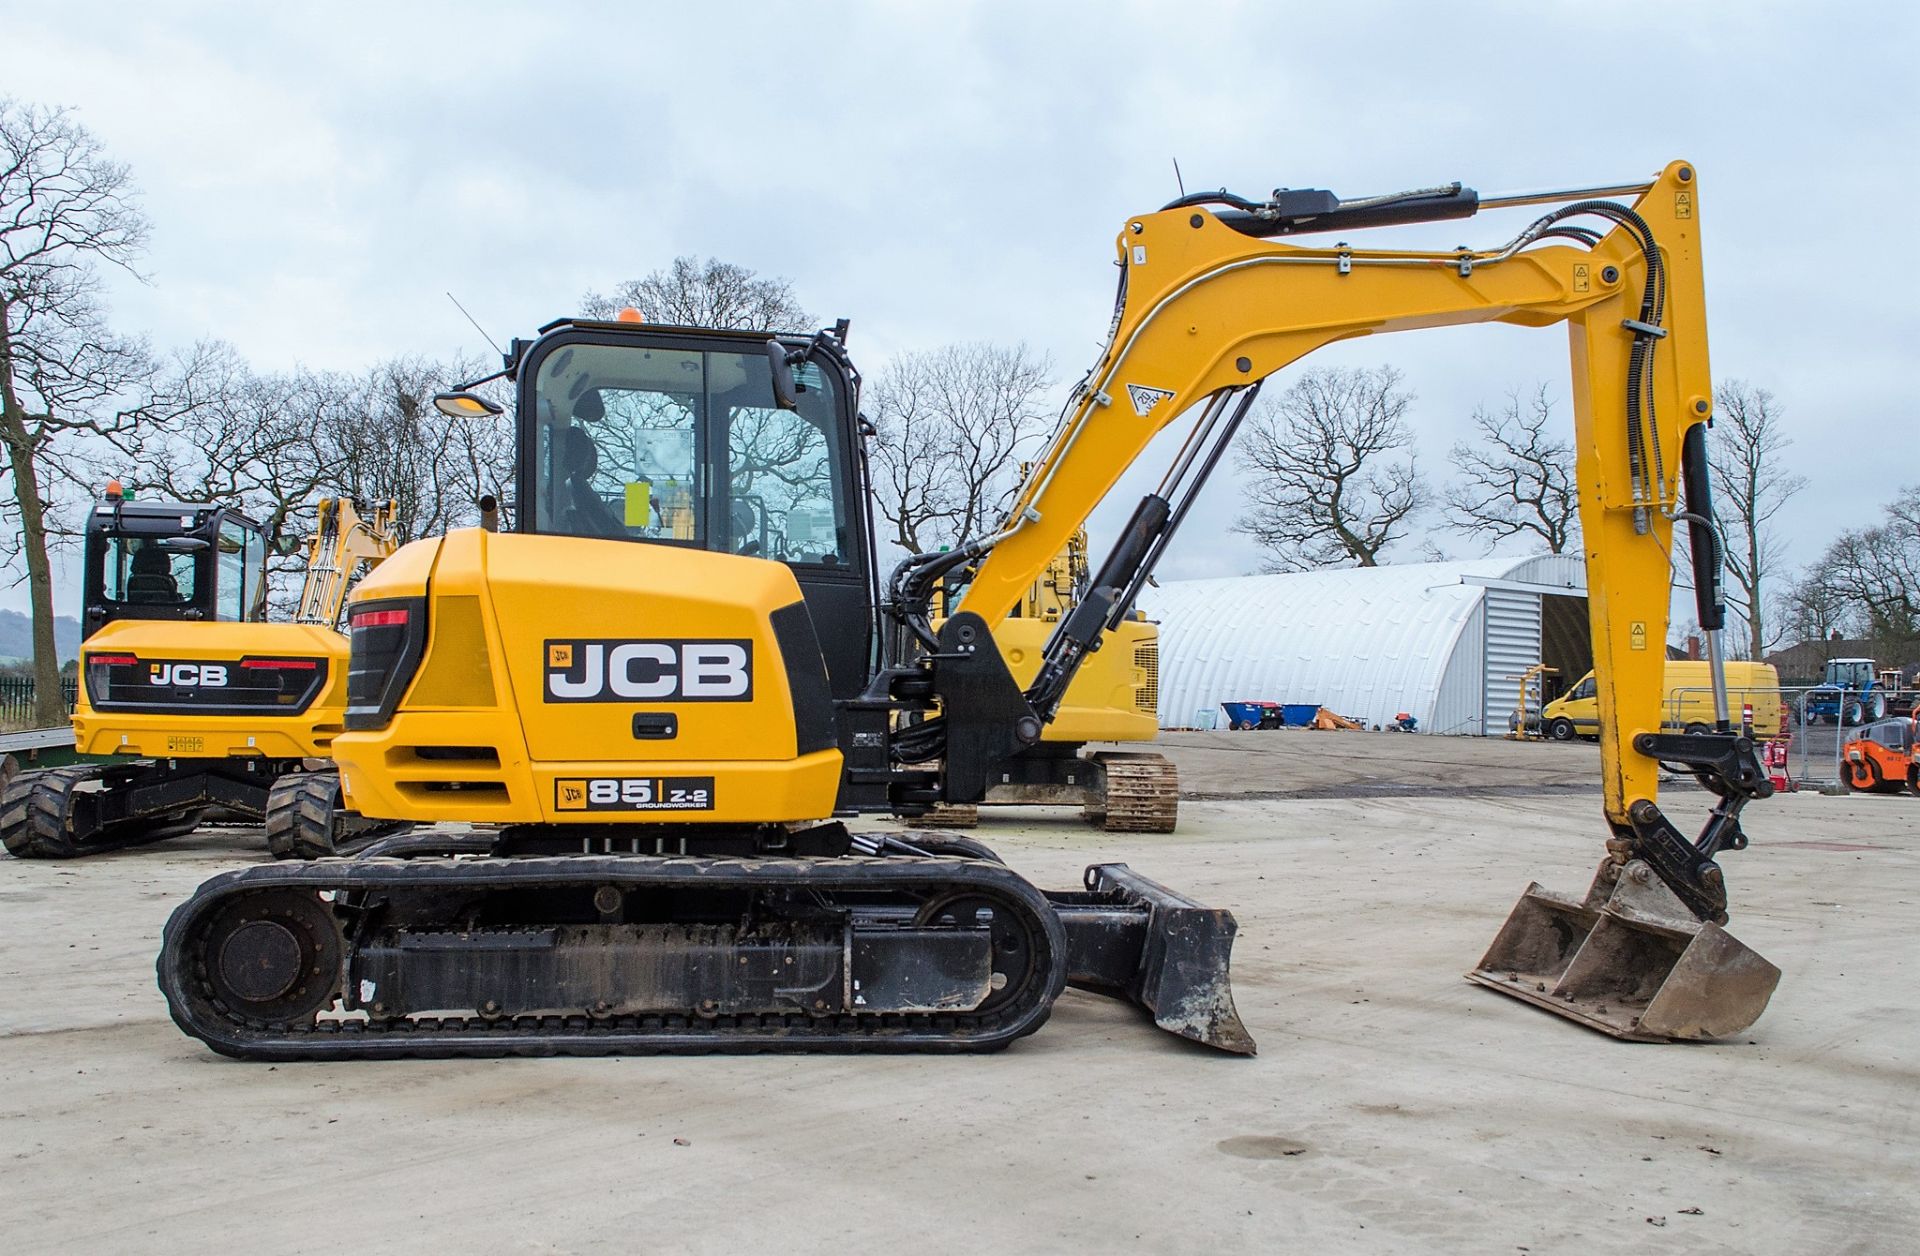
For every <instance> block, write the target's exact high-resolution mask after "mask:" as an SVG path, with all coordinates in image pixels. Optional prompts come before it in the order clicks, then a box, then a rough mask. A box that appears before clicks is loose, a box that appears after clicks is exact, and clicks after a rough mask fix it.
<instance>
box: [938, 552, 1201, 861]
mask: <svg viewBox="0 0 1920 1256" xmlns="http://www.w3.org/2000/svg"><path fill="white" fill-rule="evenodd" d="M1092 576H1093V571H1092V568H1091V566H1090V565H1089V564H1088V561H1087V530H1086V529H1085V528H1080V529H1078V530H1076V531H1075V532H1074V534H1073V535H1072V536H1070V537H1068V538H1067V543H1066V544H1065V545H1064V546H1062V547H1061V549H1060V552H1059V553H1057V554H1055V555H1054V557H1053V561H1051V562H1049V563H1048V564H1047V566H1046V570H1044V571H1042V572H1041V573H1040V574H1039V575H1038V576H1036V577H1035V578H1034V580H1033V582H1032V583H1031V584H1030V585H1028V586H1027V589H1026V591H1025V592H1024V593H1023V594H1022V595H1021V597H1020V601H1019V602H1018V603H1017V604H1016V605H1015V606H1014V608H1013V610H1012V611H1010V612H1009V613H1008V615H1007V618H1006V620H1005V621H1004V622H1003V623H1002V624H1001V625H1000V626H999V628H997V629H996V630H995V631H994V634H993V637H994V644H995V645H996V646H998V647H999V648H1000V651H1001V654H1002V655H1003V656H1004V657H1005V658H1006V660H1007V670H1008V671H1010V672H1012V673H1013V678H1014V680H1015V681H1016V682H1017V683H1019V684H1022V685H1025V684H1027V683H1029V682H1031V681H1032V680H1033V677H1034V673H1035V672H1037V671H1038V670H1039V668H1040V661H1041V658H1042V657H1043V656H1044V653H1045V650H1046V644H1047V638H1048V637H1049V636H1051V635H1052V634H1053V632H1054V631H1055V630H1056V629H1057V628H1058V627H1059V626H1060V621H1061V619H1062V618H1064V617H1065V616H1066V615H1067V614H1069V613H1070V612H1071V611H1072V610H1073V607H1074V604H1075V603H1076V602H1078V601H1079V600H1080V599H1081V598H1083V597H1085V596H1086V595H1087V592H1088V590H1089V588H1090V581H1091V579H1092ZM964 588H965V580H964V579H961V580H954V579H951V578H949V579H946V580H942V581H941V587H940V591H939V593H938V594H937V595H936V602H937V603H938V605H939V606H941V607H943V608H947V607H952V606H954V605H956V604H958V602H959V599H960V592H959V591H960V590H963V589H964ZM944 621H945V614H944V612H943V613H942V614H939V615H936V616H935V617H934V619H933V620H932V624H933V627H934V629H935V631H938V630H939V627H940V625H941V624H942V623H943V622H944ZM1159 706H1160V629H1159V627H1158V626H1157V625H1156V624H1154V623H1152V622H1150V621H1149V620H1147V619H1145V618H1144V617H1142V616H1141V615H1140V614H1139V613H1138V612H1133V613H1131V614H1129V615H1127V616H1126V617H1124V618H1123V619H1122V620H1121V621H1120V622H1119V623H1117V624H1115V625H1114V626H1113V628H1112V629H1111V630H1110V631H1109V632H1108V633H1107V634H1106V636H1105V638H1104V639H1103V640H1102V642H1101V648H1100V650H1099V652H1098V653H1096V654H1093V655H1090V656H1089V657H1088V658H1087V659H1085V660H1084V661H1083V662H1082V664H1081V666H1080V669H1079V671H1078V672H1077V673H1076V674H1075V675H1074V678H1073V683H1072V684H1071V685H1069V686H1068V687H1067V692H1066V696H1065V698H1063V699H1062V701H1061V703H1060V709H1059V710H1058V711H1057V712H1055V714H1054V717H1053V719H1051V720H1049V721H1047V725H1046V727H1045V728H1044V729H1042V730H1041V733H1040V740H1039V741H1037V742H1035V743H1033V744H1032V745H1031V746H1026V747H1023V748H1022V749H1021V752H1020V753H1018V754H1016V755H1014V756H1012V757H1010V758H1009V759H1007V760H1006V761H1005V762H1003V763H1000V764H997V765H995V766H994V767H993V768H992V769H990V770H989V771H988V773H987V789H986V793H985V795H984V796H983V797H982V798H981V799H980V801H979V802H978V803H943V804H941V805H939V806H937V807H935V808H934V809H933V810H931V811H929V812H927V813H926V814H925V815H923V816H920V817H918V821H919V823H921V824H926V825H933V826H936V827H939V828H955V829H959V828H972V827H973V826H974V825H976V824H977V823H979V819H980V810H979V809H980V808H981V807H983V806H1002V807H1010V806H1041V807H1058V806H1072V807H1078V808H1080V814H1081V816H1082V817H1083V818H1085V819H1086V820H1087V821H1089V822H1090V823H1093V824H1097V825H1099V826H1100V827H1101V828H1103V829H1105V830H1106V831H1108V832H1109V833H1171V832H1173V830H1174V826H1175V825H1176V824H1177V823H1178V821H1179V816H1180V774H1179V771H1178V770H1177V769H1176V768H1175V767H1174V765H1173V763H1172V762H1171V761H1170V760H1168V759H1167V757H1166V756H1165V755H1160V754H1155V753H1153V752H1152V751H1145V750H1088V749H1087V745H1088V743H1090V742H1122V743H1130V744H1139V743H1145V742H1151V741H1153V740H1154V739H1155V738H1156V737H1158V736H1159V735H1160V720H1159Z"/></svg>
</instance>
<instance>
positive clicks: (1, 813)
mask: <svg viewBox="0 0 1920 1256" xmlns="http://www.w3.org/2000/svg"><path fill="white" fill-rule="evenodd" d="M92 772H93V769H91V768H44V769H42V770H40V771H37V772H22V773H20V774H19V775H18V776H16V777H14V778H13V780H12V782H11V783H9V784H8V786H7V789H6V793H5V794H3V795H0V842H4V843H5V845H6V848H7V851H8V853H10V854H12V855H13V856H14V858H16V859H72V858H75V857H76V856H79V855H84V854H86V853H88V852H87V851H86V850H85V849H83V848H82V847H81V846H80V845H79V844H78V843H76V842H75V841H74V840H73V836H72V834H71V833H69V832H68V831H67V819H68V812H69V810H70V803H71V799H72V797H73V789H74V786H76V785H78V784H79V783H80V782H81V781H83V780H85V779H86V778H87V777H88V776H89V775H90V774H91V773H92Z"/></svg>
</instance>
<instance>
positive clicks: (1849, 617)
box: [1796, 488, 1920, 652]
mask: <svg viewBox="0 0 1920 1256" xmlns="http://www.w3.org/2000/svg"><path fill="white" fill-rule="evenodd" d="M1916 492H1920V489H1912V488H1909V489H1903V490H1902V491H1901V493H1900V495H1899V496H1898V497H1896V498H1895V499H1894V501H1893V503H1892V504H1891V505H1889V506H1888V507H1887V508H1886V519H1885V521H1884V522H1882V523H1879V524H1876V525H1874V526H1872V527H1867V528H1860V529H1856V530H1853V531H1848V532H1842V533H1841V534H1840V535H1839V536H1838V537H1837V538H1835V540H1834V542H1833V543H1832V544H1831V545H1829V546H1828V547H1827V551H1826V553H1825V554H1822V555H1821V556H1820V558H1819V560H1818V561H1817V562H1815V563H1814V564H1813V565H1812V567H1810V568H1809V569H1808V571H1807V574H1806V576H1805V577H1803V579H1802V580H1801V582H1800V585H1799V586H1798V588H1799V596H1798V598H1797V599H1796V600H1797V601H1799V602H1801V603H1813V604H1815V605H1818V606H1821V607H1822V608H1824V609H1827V610H1828V613H1829V614H1830V615H1831V617H1832V618H1833V620H1834V621H1835V626H1838V627H1841V628H1842V629H1844V630H1848V631H1851V632H1853V633H1856V634H1858V635H1861V636H1865V637H1869V638H1872V639H1873V640H1875V641H1878V642H1881V643H1882V644H1883V646H1884V648H1886V649H1887V650H1889V651H1890V652H1892V651H1897V652H1906V651H1910V650H1911V649H1912V648H1913V647H1914V646H1915V644H1916V643H1920V505H1915V504H1914V495H1915V493H1916Z"/></svg>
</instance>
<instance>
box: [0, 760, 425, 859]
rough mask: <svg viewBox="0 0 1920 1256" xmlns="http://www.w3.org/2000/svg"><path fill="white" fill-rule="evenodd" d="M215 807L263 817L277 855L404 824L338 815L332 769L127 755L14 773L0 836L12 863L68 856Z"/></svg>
mask: <svg viewBox="0 0 1920 1256" xmlns="http://www.w3.org/2000/svg"><path fill="white" fill-rule="evenodd" d="M215 808H218V809H220V810H222V811H226V812H229V813H233V814H237V815H239V816H242V817H245V818H247V819H251V820H254V821H260V822H263V823H264V825H265V828H266V836H267V848H268V850H269V851H271V852H272V854H273V855H274V856H275V857H276V858H280V859H288V858H300V859H317V858H320V857H322V856H325V855H333V854H342V853H349V852H351V851H352V850H354V849H356V848H357V847H358V846H362V845H365V844H366V843H367V842H369V841H372V840H373V839H375V838H377V837H381V836H385V835H386V834H389V833H392V832H395V831H397V830H398V829H401V828H405V827H406V826H405V825H404V824H394V823H379V822H374V821H369V820H364V819H362V818H361V817H359V816H356V815H354V814H353V813H352V812H350V811H347V810H346V809H345V807H344V806H342V805H341V803H340V781H339V777H338V776H337V774H335V773H334V772H332V771H319V772H312V771H305V770H303V767H302V764H301V762H300V761H299V760H291V761H279V760H270V759H212V760H204V759H179V760H151V759H133V760H128V761H125V762H115V763H98V764H85V765H81V766H76V767H65V768H46V769H42V770H39V771H34V772H22V773H20V774H19V775H18V776H16V777H14V778H13V779H12V780H11V781H9V782H8V783H7V784H6V787H5V789H4V792H0V842H4V844H5V846H6V848H7V850H8V851H9V852H10V853H11V854H12V855H13V856H14V857H15V858H19V859H76V858H80V857H82V856H86V855H97V854H103V853H105V852H108V851H115V850H124V849H127V848H129V847H133V846H146V845H151V844H152V843H154V842H160V841H165V840H166V839H168V838H172V837H181V836H184V835H185V834H188V833H191V832H193V830H194V829H196V828H197V827H199V825H200V823H201V821H202V819H203V818H204V817H205V816H206V815H207V814H208V812H209V811H210V810H213V809H215Z"/></svg>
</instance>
